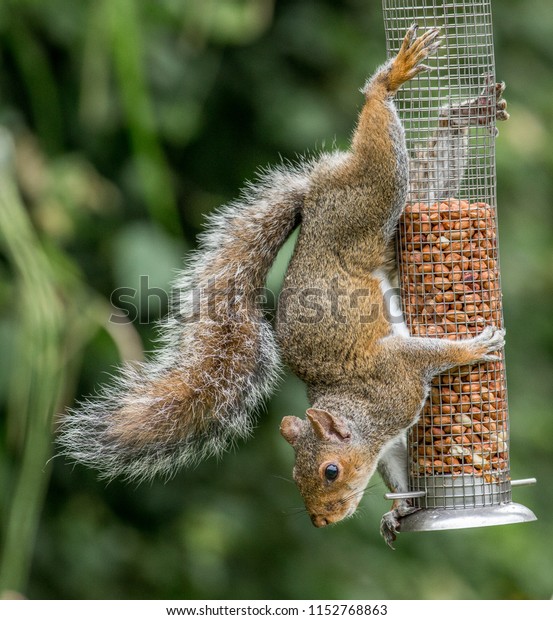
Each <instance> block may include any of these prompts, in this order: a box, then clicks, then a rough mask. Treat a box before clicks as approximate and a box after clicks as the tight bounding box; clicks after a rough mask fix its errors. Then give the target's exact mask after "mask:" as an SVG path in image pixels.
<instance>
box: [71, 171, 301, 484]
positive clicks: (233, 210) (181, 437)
mask: <svg viewBox="0 0 553 620" xmlns="http://www.w3.org/2000/svg"><path fill="white" fill-rule="evenodd" d="M306 183H307V171H306V170H294V171H291V170H288V169H282V170H281V169H277V170H274V171H271V172H270V173H267V174H266V175H264V176H263V177H262V178H261V179H260V182H259V183H257V184H256V185H255V186H251V187H249V188H248V189H247V190H246V191H245V192H244V194H243V196H242V197H241V198H240V199H239V200H237V201H236V202H233V203H231V204H230V205H227V206H226V207H223V208H222V209H221V210H220V211H219V212H217V213H216V214H215V215H214V216H213V217H212V218H211V221H210V226H209V228H208V231H207V232H206V233H204V234H203V236H202V238H201V242H200V247H199V249H198V250H197V251H196V252H195V253H194V255H193V256H192V258H191V259H190V262H189V264H188V265H187V267H186V268H185V269H184V270H183V272H182V274H181V275H180V277H179V278H178V280H177V282H176V286H175V290H174V292H173V301H172V309H171V311H170V313H169V317H168V319H167V321H166V323H165V324H164V326H163V328H162V343H163V344H162V347H161V349H160V350H159V351H158V353H157V354H156V355H155V356H154V357H153V358H152V359H151V360H150V361H148V362H146V363H143V364H139V365H130V364H129V365H126V366H125V367H123V369H122V370H121V372H120V374H119V375H118V377H117V378H116V379H115V384H114V385H112V386H109V387H105V388H103V389H102V390H101V392H100V393H99V394H98V396H97V397H95V398H93V399H90V400H87V401H85V402H83V403H81V404H80V405H79V407H78V408H77V409H76V410H74V411H72V412H71V413H70V414H69V415H67V416H66V417H65V418H64V420H63V422H62V424H61V430H60V435H59V442H60V443H61V445H62V447H63V451H64V453H65V454H66V455H68V456H69V457H70V458H72V459H75V460H77V461H79V462H82V463H84V464H86V465H89V466H91V467H94V468H95V469H97V470H99V472H100V475H101V476H102V477H104V478H112V477H114V476H118V475H122V476H124V477H126V478H128V479H144V478H150V477H152V476H154V475H156V474H161V475H163V476H169V475H171V474H172V473H174V471H175V470H176V469H177V468H179V467H181V466H183V465H188V464H191V463H194V462H195V461H198V460H200V459H202V458H204V457H207V456H211V455H218V454H221V453H222V452H223V451H224V450H225V448H227V447H228V445H229V443H230V442H232V441H233V440H234V439H236V438H243V437H246V436H247V435H248V434H249V433H250V432H251V430H252V427H253V422H254V419H253V415H254V409H255V407H256V405H258V404H259V402H260V400H261V399H262V398H263V397H264V396H266V395H268V394H269V393H270V391H271V390H272V388H273V387H274V384H275V381H276V379H277V376H278V369H279V360H278V353H277V347H276V344H275V339H274V335H273V332H272V329H271V327H270V325H269V323H268V322H267V320H266V319H265V318H264V316H263V311H262V308H261V306H260V303H259V299H258V298H259V295H260V293H261V292H262V291H261V289H262V287H263V286H264V283H265V278H266V275H267V272H268V271H269V268H270V266H271V264H272V262H273V260H274V258H275V257H276V254H277V253H278V251H279V249H280V247H281V246H282V244H283V243H284V241H285V240H286V238H287V237H288V236H289V234H290V233H291V231H292V230H293V228H294V227H295V226H296V224H297V223H298V221H299V217H300V214H301V208H302V204H303V196H304V194H305V190H306Z"/></svg>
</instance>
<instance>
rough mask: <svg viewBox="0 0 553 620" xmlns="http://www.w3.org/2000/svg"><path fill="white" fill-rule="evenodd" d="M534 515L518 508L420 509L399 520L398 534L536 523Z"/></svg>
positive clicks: (511, 504) (528, 510)
mask: <svg viewBox="0 0 553 620" xmlns="http://www.w3.org/2000/svg"><path fill="white" fill-rule="evenodd" d="M536 519H537V517H536V515H535V514H534V513H533V512H532V511H531V510H530V509H529V508H526V506H523V505H522V504H515V503H512V502H511V503H509V504H499V505H497V506H484V507H478V508H455V509H450V508H421V510H419V511H417V512H414V513H413V514H411V515H409V516H407V517H403V519H401V531H402V532H436V531H440V530H459V529H466V528H471V527H486V526H489V525H508V524H509V523H526V522H528V521H536Z"/></svg>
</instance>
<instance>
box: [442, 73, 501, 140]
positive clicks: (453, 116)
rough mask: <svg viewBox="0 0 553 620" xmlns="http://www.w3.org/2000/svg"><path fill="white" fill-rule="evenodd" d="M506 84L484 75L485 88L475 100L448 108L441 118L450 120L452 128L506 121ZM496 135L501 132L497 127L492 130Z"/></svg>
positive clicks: (444, 109) (491, 76)
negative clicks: (504, 95) (504, 96)
mask: <svg viewBox="0 0 553 620" xmlns="http://www.w3.org/2000/svg"><path fill="white" fill-rule="evenodd" d="M504 90H505V82H497V83H496V82H495V81H494V77H493V75H492V74H491V73H488V74H486V75H484V87H483V88H482V91H481V92H480V94H479V95H478V97H475V98H474V99H469V100H468V101H464V102H463V103H460V104H456V105H455V104H454V105H451V106H446V107H444V108H443V109H442V111H441V112H440V116H442V117H446V118H447V119H448V122H449V125H450V126H452V127H455V126H458V127H473V126H478V125H490V124H491V123H493V121H494V120H496V121H506V120H508V118H509V113H508V112H507V101H506V100H505V99H504V98H503V97H502V95H503V92H504ZM492 130H493V133H494V135H497V134H498V133H499V132H498V130H497V127H495V126H493V128H492Z"/></svg>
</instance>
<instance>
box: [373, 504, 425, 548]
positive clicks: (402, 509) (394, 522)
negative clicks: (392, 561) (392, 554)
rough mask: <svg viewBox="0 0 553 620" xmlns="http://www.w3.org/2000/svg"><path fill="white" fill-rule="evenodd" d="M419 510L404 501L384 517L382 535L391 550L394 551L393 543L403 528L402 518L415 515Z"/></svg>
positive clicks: (381, 522)
mask: <svg viewBox="0 0 553 620" xmlns="http://www.w3.org/2000/svg"><path fill="white" fill-rule="evenodd" d="M417 510H419V509H418V508H414V507H413V506H411V504H410V503H409V502H407V501H405V500H404V501H403V502H401V503H400V504H399V505H397V506H396V507H395V508H392V510H390V512H387V513H386V514H384V515H383V516H382V519H381V520H380V534H381V535H382V537H383V538H384V540H385V541H386V544H387V545H388V547H390V549H394V545H393V543H394V541H395V540H396V538H397V535H398V533H399V531H400V528H401V522H400V521H401V518H402V517H406V516H407V515H410V514H413V513H414V512H417Z"/></svg>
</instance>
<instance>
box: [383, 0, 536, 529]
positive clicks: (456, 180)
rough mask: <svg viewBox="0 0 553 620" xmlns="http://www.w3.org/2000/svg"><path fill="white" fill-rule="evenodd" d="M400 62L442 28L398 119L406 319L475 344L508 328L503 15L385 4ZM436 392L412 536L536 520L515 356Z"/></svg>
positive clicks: (438, 1)
mask: <svg viewBox="0 0 553 620" xmlns="http://www.w3.org/2000/svg"><path fill="white" fill-rule="evenodd" d="M383 10H384V23H385V30H386V43H387V50H388V55H389V56H391V55H392V54H393V53H395V52H396V51H397V49H399V47H400V45H401V41H402V39H403V37H404V34H405V31H406V30H407V29H408V28H409V26H410V25H411V24H412V23H413V22H415V23H417V24H418V26H419V27H420V28H421V29H427V28H433V27H439V28H440V29H441V32H442V35H443V36H444V41H443V44H442V46H441V48H440V50H439V52H438V55H437V58H436V59H435V60H431V61H430V63H429V64H431V65H432V70H431V71H429V72H426V73H422V74H421V75H419V76H418V77H417V78H415V79H414V80H411V81H410V82H408V83H407V84H405V85H404V86H403V88H402V90H401V91H400V92H399V94H398V96H397V108H398V112H399V115H400V118H401V120H402V122H403V125H404V127H405V132H406V139H407V146H408V149H409V151H410V153H411V158H412V165H411V169H410V193H409V196H408V199H407V205H406V209H405V213H404V216H403V218H402V221H401V222H400V226H399V232H398V239H397V247H398V252H397V255H398V268H399V286H400V288H401V295H402V305H403V312H404V317H405V320H406V323H407V326H408V328H409V331H410V333H411V335H412V336H415V337H416V336H427V337H437V338H449V339H452V340H456V339H460V338H468V337H471V336H475V335H477V334H479V333H480V332H481V331H482V330H483V329H484V328H485V327H486V326H487V325H495V326H498V327H502V326H503V315H502V305H501V301H502V299H501V281H500V275H499V256H498V237H497V211H496V176H495V135H496V129H495V123H496V119H497V115H498V113H499V115H500V116H501V114H503V115H505V114H504V112H503V113H502V112H501V106H498V105H497V104H498V100H499V97H500V95H501V86H496V84H495V82H496V79H495V77H496V74H495V67H494V50H493V33H492V16H491V3H490V2H489V1H486V0H471V1H464V2H463V1H445V0H410V1H405V0H383ZM498 355H499V358H500V359H499V360H498V361H494V362H487V363H480V364H477V365H474V366H463V367H460V368H457V369H454V370H452V371H450V372H446V373H444V374H442V375H440V376H439V377H437V378H436V379H434V381H433V382H432V387H431V394H430V397H429V399H428V401H427V402H426V404H425V406H424V409H423V411H422V414H421V418H420V421H419V422H418V423H417V424H416V425H415V426H414V427H413V428H412V429H411V430H410V432H409V435H408V461H409V462H408V470H409V491H408V493H402V494H398V493H389V494H387V495H386V497H387V498H388V499H390V498H398V497H403V498H411V499H412V502H413V504H414V506H415V507H417V508H420V510H418V511H417V512H415V513H413V514H412V515H409V516H407V517H404V518H403V519H402V522H401V529H402V531H423V530H445V529H457V528H467V527H480V526H487V525H500V524H507V523H517V522H523V521H533V520H535V518H536V517H535V516H534V514H533V513H532V512H531V511H530V510H529V509H527V508H526V507H525V506H522V505H520V504H516V503H513V502H512V500H511V489H512V488H513V487H514V486H520V485H523V484H532V483H534V482H535V480H534V479H528V480H517V481H513V480H511V475H510V464H509V419H508V409H507V387H506V377H505V362H504V354H503V352H500V353H499V354H498Z"/></svg>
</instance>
